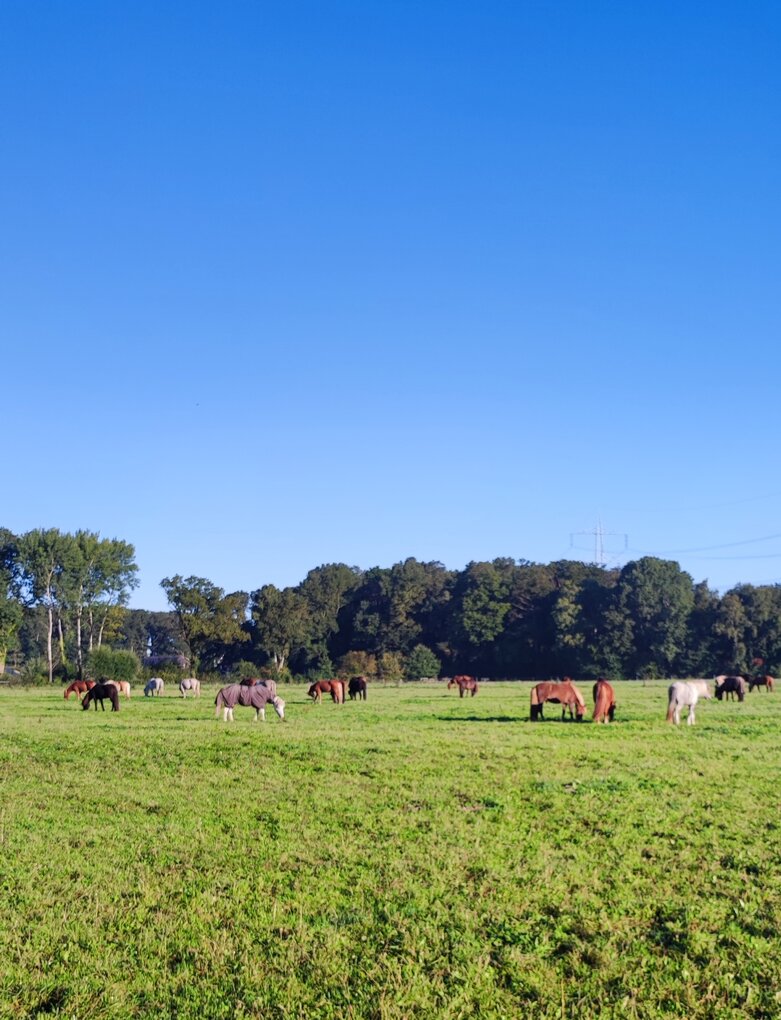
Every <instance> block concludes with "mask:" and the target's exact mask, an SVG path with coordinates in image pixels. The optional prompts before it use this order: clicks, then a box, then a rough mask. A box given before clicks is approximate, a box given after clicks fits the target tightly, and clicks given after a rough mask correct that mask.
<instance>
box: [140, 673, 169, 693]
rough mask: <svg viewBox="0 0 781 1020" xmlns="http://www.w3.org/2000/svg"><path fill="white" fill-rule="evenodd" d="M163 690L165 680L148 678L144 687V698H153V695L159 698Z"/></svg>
mask: <svg viewBox="0 0 781 1020" xmlns="http://www.w3.org/2000/svg"><path fill="white" fill-rule="evenodd" d="M164 690H165V680H163V678H162V677H161V676H153V677H150V678H149V680H147V682H146V686H145V687H144V697H145V698H150V697H151V698H153V697H155V695H157V697H158V698H159V697H160V695H161V694H162V693H163V691H164Z"/></svg>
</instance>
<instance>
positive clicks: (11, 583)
mask: <svg viewBox="0 0 781 1020" xmlns="http://www.w3.org/2000/svg"><path fill="white" fill-rule="evenodd" d="M18 556H19V550H18V544H17V539H16V536H15V535H14V534H12V533H11V532H10V531H8V529H7V528H0V673H3V672H4V671H5V660H6V656H7V654H8V651H9V649H10V648H11V647H12V645H13V643H14V641H15V640H16V635H17V633H18V632H19V628H20V626H21V624H22V607H21V605H20V604H19V602H18V601H17V599H16V598H15V595H14V588H15V581H16V576H17V567H18Z"/></svg>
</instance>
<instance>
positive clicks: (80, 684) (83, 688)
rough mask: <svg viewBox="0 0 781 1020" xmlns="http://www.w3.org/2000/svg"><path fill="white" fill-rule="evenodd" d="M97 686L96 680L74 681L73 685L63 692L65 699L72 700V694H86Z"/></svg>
mask: <svg viewBox="0 0 781 1020" xmlns="http://www.w3.org/2000/svg"><path fill="white" fill-rule="evenodd" d="M94 686H95V681H94V680H74V681H73V683H72V684H69V685H68V687H66V688H65V690H64V691H63V692H62V696H63V698H65V700H66V701H68V700H69V699H70V696H71V694H86V693H87V691H88V690H90V689H91V688H92V687H94Z"/></svg>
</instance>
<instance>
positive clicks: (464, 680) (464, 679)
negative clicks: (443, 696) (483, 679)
mask: <svg viewBox="0 0 781 1020" xmlns="http://www.w3.org/2000/svg"><path fill="white" fill-rule="evenodd" d="M451 687H457V688H458V696H459V698H463V696H464V695H465V694H466V692H467V691H470V692H471V695H472V697H474V696H475V694H477V692H478V691H479V690H480V684H479V683H478V682H477V680H475V678H474V677H473V676H454V677H453V679H452V680H448V682H447V689H448V690H450V688H451Z"/></svg>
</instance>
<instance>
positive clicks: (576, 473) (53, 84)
mask: <svg viewBox="0 0 781 1020" xmlns="http://www.w3.org/2000/svg"><path fill="white" fill-rule="evenodd" d="M780 30H781V10H779V8H778V7H777V5H775V4H770V3H766V4H765V3H749V4H745V5H733V4H729V5H728V4H711V5H707V6H706V5H700V4H679V3H676V4H673V3H658V4H653V5H650V4H649V5H636V4H618V3H614V2H613V3H608V2H594V3H584V2H579V3H574V2H562V3H559V4H543V3H535V4H531V3H519V2H514V3H504V2H497V3H492V4H486V5H477V4H473V3H458V2H452V0H451V2H425V0H422V2H417V3H409V2H404V0H400V2H395V3H393V4H390V3H371V2H368V3H367V2H366V0H364V2H361V3H357V2H356V3H344V2H338V0H337V2H334V3H331V4H315V3H299V4H295V5H293V4H282V3H260V2H229V3H226V4H216V3H214V4H207V3H199V2H194V0H190V2H188V3H186V4H185V3H179V4H176V3H169V4H165V5H159V4H152V3H144V2H138V3H134V4H126V5H119V4H113V5H112V4H105V3H103V2H101V3H97V2H95V3H86V2H79V0H68V2H65V0H46V2H44V0H6V2H5V3H4V4H3V5H2V7H1V8H0V97H2V98H1V99H0V103H1V104H2V106H1V107H0V113H1V114H2V149H3V159H2V163H1V164H0V175H2V187H1V188H0V222H1V223H2V224H3V227H2V231H1V232H0V336H2V349H3V360H2V363H3V366H4V382H5V385H4V387H3V389H4V397H5V400H4V411H5V434H6V436H7V437H8V438H7V441H6V446H5V449H6V457H5V467H6V472H5V480H6V486H7V489H6V499H5V501H4V504H5V514H4V519H3V520H2V523H3V524H4V525H5V526H6V527H9V528H11V529H12V530H14V531H17V532H22V531H26V530H28V529H30V528H33V527H41V526H43V527H59V528H61V529H63V530H68V531H70V530H76V529H77V528H89V529H92V530H95V531H98V532H100V534H101V535H103V536H105V537H118V538H122V539H124V540H126V541H129V542H132V543H133V544H134V545H135V548H136V553H137V562H138V564H139V568H140V580H141V586H140V587H139V589H138V591H137V592H136V594H135V595H134V598H133V602H132V604H133V605H135V606H138V607H145V608H150V609H159V608H165V606H166V603H165V597H164V595H163V593H162V591H161V590H160V588H159V582H160V580H161V579H162V578H163V577H165V576H170V575H172V574H175V573H181V574H184V575H189V574H196V575H200V576H204V577H208V578H209V579H210V580H212V581H213V582H215V583H216V584H219V585H220V586H222V587H223V588H225V589H226V590H228V591H233V590H236V589H245V590H250V589H253V588H256V587H259V586H260V585H262V584H265V583H269V582H271V583H274V584H277V585H280V586H283V585H290V584H296V583H298V582H299V581H300V580H301V579H302V578H303V577H304V576H305V574H306V572H307V571H308V570H309V569H310V568H312V567H314V566H318V565H319V564H321V563H329V562H336V561H343V562H346V563H349V564H354V565H357V566H361V567H365V568H368V567H371V566H375V565H382V566H389V565H391V564H392V563H394V562H397V561H398V560H400V559H404V558H405V557H407V556H416V557H418V558H419V559H424V560H440V561H442V562H443V563H445V565H446V566H448V567H451V568H461V567H463V566H464V565H465V564H466V563H467V562H468V561H470V560H473V559H490V558H493V557H495V556H513V557H516V558H522V559H529V560H534V561H539V562H549V561H550V560H554V559H561V558H568V557H569V558H583V559H590V558H592V557H593V550H594V545H595V542H594V537H593V531H594V529H595V528H596V527H597V524H598V522H601V526H602V527H603V528H604V530H605V532H613V533H615V534H613V535H612V536H611V535H609V534H606V535H605V539H604V547H605V550H606V554H607V559H608V562H610V563H621V562H624V561H626V560H627V559H630V558H636V556H638V555H641V554H645V553H648V554H652V555H660V556H664V557H667V558H671V559H677V560H678V561H679V562H680V563H681V565H682V566H683V567H684V569H686V570H688V571H689V572H690V573H691V574H692V575H693V577H694V578H695V580H697V581H699V580H703V579H707V580H708V581H709V582H710V583H711V585H712V586H714V587H717V588H719V589H720V590H725V589H727V588H729V587H730V586H731V585H733V584H736V583H738V582H741V581H746V582H752V583H755V584H763V583H779V582H781V514H779V507H781V478H779V477H777V450H778V434H779V428H778V388H779V374H780V373H779V369H780V368H781V354H780V353H779V346H778V342H777V341H778V335H779V319H780V318H781V316H780V314H779V313H780V311H781V302H780V300H779V287H778V274H779V254H780V252H779V248H780V247H781V241H780V240H779V239H780V238H781V231H780V230H779V227H780V226H781V223H780V222H779V220H780V219H781V216H780V215H779V212H780V209H779V192H778V180H779V170H781V165H780V164H781V160H780V159H779V149H780V148H781V136H780V135H779V132H778V121H779V96H780V95H781V90H780V89H779V86H780V85H781V65H779V62H778V60H777V52H778V46H779V41H781V40H780V38H779V36H780ZM589 533H592V534H589ZM625 535H626V536H628V538H627V539H625V538H624V536H625ZM625 546H626V548H625Z"/></svg>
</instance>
